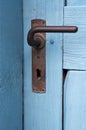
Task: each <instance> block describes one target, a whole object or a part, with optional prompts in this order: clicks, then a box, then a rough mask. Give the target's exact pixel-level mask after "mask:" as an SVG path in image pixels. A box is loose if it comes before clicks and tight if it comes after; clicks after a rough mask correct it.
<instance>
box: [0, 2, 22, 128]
mask: <svg viewBox="0 0 86 130" xmlns="http://www.w3.org/2000/svg"><path fill="white" fill-rule="evenodd" d="M22 36H23V31H22V1H21V0H14V1H12V0H7V1H5V0H0V130H22V83H23V82H22V81H23V78H22V77H23V76H22V70H23V69H22V68H23V62H22V61H23V60H22V59H23V38H22Z"/></svg>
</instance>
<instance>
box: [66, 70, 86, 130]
mask: <svg viewBox="0 0 86 130" xmlns="http://www.w3.org/2000/svg"><path fill="white" fill-rule="evenodd" d="M64 90H65V91H64V130H85V129H86V71H68V74H67V77H66V80H65V85H64Z"/></svg>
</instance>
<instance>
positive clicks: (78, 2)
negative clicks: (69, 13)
mask: <svg viewBox="0 0 86 130" xmlns="http://www.w3.org/2000/svg"><path fill="white" fill-rule="evenodd" d="M66 1H67V6H86V0H66Z"/></svg>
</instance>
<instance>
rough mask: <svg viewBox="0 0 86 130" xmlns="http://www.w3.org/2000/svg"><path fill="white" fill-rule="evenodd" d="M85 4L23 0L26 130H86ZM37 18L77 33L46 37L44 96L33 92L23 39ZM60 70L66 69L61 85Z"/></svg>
mask: <svg viewBox="0 0 86 130" xmlns="http://www.w3.org/2000/svg"><path fill="white" fill-rule="evenodd" d="M85 5H86V1H85V0H82V1H81V0H49V1H47V0H43V1H42V0H34V1H32V0H24V1H23V9H24V13H23V18H24V61H25V62H24V92H25V93H24V116H25V117H24V129H25V130H28V129H30V130H48V129H49V130H62V128H63V129H64V130H85V129H86V123H85V121H86V116H85V115H86V101H85V99H86V96H85V95H86V94H85V92H86V81H85V79H86V71H85V70H86V64H85V63H86V51H85V48H86V45H85V44H86V43H85V39H86V38H85V21H86V18H85V16H86V14H85V12H86V11H85V10H86V7H85ZM36 18H38V19H45V20H46V23H47V25H76V26H78V27H79V30H78V32H77V33H76V34H75V33H74V34H55V33H53V34H47V40H46V93H43V94H37V93H33V92H32V77H31V76H32V55H31V47H29V46H28V45H27V40H26V39H27V32H28V30H29V29H30V27H31V20H32V19H36ZM63 69H64V70H67V74H66V78H65V82H64V86H63V85H62V83H63V81H62V72H63ZM63 90H64V92H63ZM62 98H63V101H64V102H63V101H62ZM63 112H64V114H63ZM62 115H63V116H62Z"/></svg>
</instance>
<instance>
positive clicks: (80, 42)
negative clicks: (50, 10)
mask: <svg viewBox="0 0 86 130" xmlns="http://www.w3.org/2000/svg"><path fill="white" fill-rule="evenodd" d="M85 12H86V6H84V7H83V6H82V7H79V6H77V7H76V6H74V7H73V6H68V7H67V6H66V7H65V8H64V25H75V26H78V32H77V33H73V34H64V57H63V62H64V63H63V68H65V69H76V70H86V36H85V34H86V13H85Z"/></svg>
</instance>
